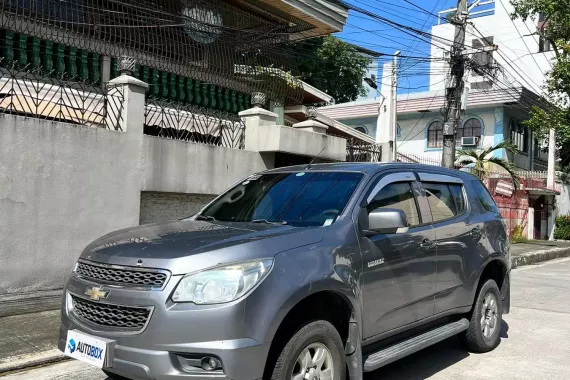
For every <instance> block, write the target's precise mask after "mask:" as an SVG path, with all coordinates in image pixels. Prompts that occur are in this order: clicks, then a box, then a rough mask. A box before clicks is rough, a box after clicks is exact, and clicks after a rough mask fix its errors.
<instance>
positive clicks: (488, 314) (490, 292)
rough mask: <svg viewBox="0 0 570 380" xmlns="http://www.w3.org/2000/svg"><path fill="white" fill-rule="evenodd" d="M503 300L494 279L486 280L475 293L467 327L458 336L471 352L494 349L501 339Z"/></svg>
mask: <svg viewBox="0 0 570 380" xmlns="http://www.w3.org/2000/svg"><path fill="white" fill-rule="evenodd" d="M502 321H503V302H502V299H501V292H500V291H499V287H498V286H497V283H496V282H495V281H494V280H491V279H489V280H487V281H485V283H484V284H483V286H481V289H480V290H479V293H478V294H477V300H476V301H475V305H474V306H473V311H472V312H471V318H470V323H469V328H468V329H467V331H465V332H464V333H462V334H460V335H459V337H460V339H461V341H462V343H463V344H464V346H465V347H466V348H467V349H468V350H469V351H471V352H476V353H484V352H489V351H492V350H494V349H495V348H496V347H497V346H498V345H499V343H500V341H501V336H500V335H501V324H502Z"/></svg>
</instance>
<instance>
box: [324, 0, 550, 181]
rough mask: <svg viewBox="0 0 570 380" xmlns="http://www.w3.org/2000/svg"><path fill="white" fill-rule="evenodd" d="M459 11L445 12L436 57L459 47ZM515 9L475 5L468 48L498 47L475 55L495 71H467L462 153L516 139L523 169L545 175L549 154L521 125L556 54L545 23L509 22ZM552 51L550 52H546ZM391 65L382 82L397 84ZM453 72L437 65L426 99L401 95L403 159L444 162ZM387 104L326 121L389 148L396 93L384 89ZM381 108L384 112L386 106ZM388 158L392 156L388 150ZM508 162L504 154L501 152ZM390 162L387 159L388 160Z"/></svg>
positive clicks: (351, 108)
mask: <svg viewBox="0 0 570 380" xmlns="http://www.w3.org/2000/svg"><path fill="white" fill-rule="evenodd" d="M454 11H455V9H447V10H443V11H441V12H440V13H439V15H440V20H439V23H438V24H437V25H435V26H433V28H432V34H433V36H434V37H433V39H432V43H433V45H432V56H433V57H435V58H445V57H446V55H447V50H445V49H443V47H447V49H449V46H450V44H451V43H452V40H453V34H454V26H453V25H451V24H449V23H447V21H446V20H447V19H446V16H447V15H448V14H450V13H452V12H454ZM512 11H513V8H512V6H511V5H510V2H509V1H508V0H486V1H475V2H472V7H471V8H470V18H471V19H470V23H472V24H473V26H469V29H468V32H467V38H466V45H467V47H468V48H469V47H470V46H471V47H473V48H474V49H477V48H480V47H481V46H482V45H483V46H484V45H485V44H486V43H487V42H492V43H493V44H495V45H496V46H497V50H496V51H491V52H478V53H476V54H474V55H473V56H472V59H473V60H474V61H477V62H479V63H488V64H489V67H491V65H490V64H491V63H494V64H496V65H494V67H497V68H498V69H497V70H494V71H493V73H494V75H496V76H495V77H493V76H491V69H490V68H489V69H483V70H479V71H478V72H475V71H473V70H469V71H468V75H467V78H466V79H467V82H468V85H469V87H470V88H471V90H470V93H469V96H468V101H467V111H466V112H465V116H464V117H463V120H462V123H461V125H460V127H459V130H458V136H457V143H458V144H457V145H458V148H465V149H468V148H483V147H488V146H491V145H493V144H496V143H498V142H500V141H503V140H505V139H506V140H509V139H510V140H513V141H514V142H515V143H516V144H517V145H518V146H519V149H520V151H521V154H519V155H516V156H515V157H513V158H512V160H513V162H514V163H515V164H516V165H517V166H518V167H519V168H521V169H524V170H534V169H538V170H546V169H545V168H546V162H545V161H544V160H545V159H546V154H544V153H543V152H541V151H540V149H538V148H539V144H538V142H537V141H536V139H534V138H533V136H532V135H531V133H530V131H529V130H528V129H527V128H526V127H524V125H523V124H522V121H524V120H526V119H527V118H528V117H529V110H530V106H531V105H532V104H533V103H534V102H536V101H537V100H538V98H539V96H538V95H539V94H540V92H541V86H542V85H543V84H544V81H545V77H546V72H547V71H548V70H549V69H550V68H551V66H550V63H549V62H550V60H551V59H552V58H553V54H554V53H553V52H552V51H548V50H549V47H548V46H546V45H547V44H544V43H542V42H541V41H540V39H539V37H538V36H537V35H535V34H536V31H537V27H538V25H539V21H538V18H537V21H536V23H534V22H532V21H529V22H526V23H525V22H523V21H520V20H511V18H510V14H511V13H512ZM545 50H547V51H545ZM390 71H391V63H387V64H385V65H384V74H383V76H382V81H381V82H382V83H383V84H386V83H391V74H390ZM448 71H449V65H448V63H447V62H446V61H445V60H443V59H442V60H436V59H434V60H432V63H431V67H430V89H429V91H428V92H424V93H412V94H405V95H400V96H398V106H397V128H396V136H395V140H396V141H397V147H398V149H399V151H400V152H402V153H404V154H405V153H414V154H415V155H422V156H423V157H425V158H427V159H432V160H438V159H439V158H440V157H441V151H442V139H443V131H442V121H443V117H442V115H441V114H440V109H441V107H442V106H443V104H444V95H445V78H446V76H447V72H448ZM382 93H383V94H384V95H385V96H386V100H384V101H381V100H380V99H368V100H357V101H355V102H351V103H344V104H336V105H332V106H327V107H322V108H320V109H319V112H320V113H321V114H323V115H325V116H328V117H330V118H333V119H335V120H338V121H341V122H342V123H344V124H346V125H349V126H351V127H353V128H356V129H358V130H359V131H361V132H365V133H367V134H369V135H370V136H372V137H374V138H375V139H376V141H377V143H379V144H382V145H384V146H385V147H388V148H390V143H391V141H393V140H394V136H392V135H393V134H394V133H393V132H392V128H390V124H391V123H390V120H391V117H390V115H391V113H392V109H393V102H392V101H390V88H389V87H388V86H386V85H383V86H382ZM381 104H382V106H381V107H380V105H381ZM462 137H475V138H476V143H475V144H472V143H471V142H472V141H468V142H469V143H470V144H467V145H462V142H465V141H463V140H462ZM384 150H385V151H386V149H384ZM497 155H499V156H505V153H504V152H497ZM385 157H386V158H387V156H385Z"/></svg>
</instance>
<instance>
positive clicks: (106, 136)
mask: <svg viewBox="0 0 570 380" xmlns="http://www.w3.org/2000/svg"><path fill="white" fill-rule="evenodd" d="M347 15H348V11H347V9H345V8H343V7H342V6H339V5H338V4H337V3H336V2H334V1H327V0H303V1H297V0H287V1H281V0H267V1H256V0H247V1H245V0H244V1H242V0H208V1H205V0H159V1H146V0H143V1H134V0H124V1H121V2H117V1H105V0H103V1H93V0H78V1H71V2H61V1H59V0H37V1H33V2H32V1H5V2H3V4H2V6H0V162H1V163H2V165H0V194H1V196H0V215H2V218H0V236H1V240H2V244H0V301H3V300H12V299H26V298H27V297H42V299H50V300H51V299H53V301H54V302H55V303H57V302H59V298H60V292H61V288H62V285H63V280H64V278H65V276H66V274H67V273H68V271H69V268H70V267H71V266H72V263H73V262H75V260H76V259H77V257H78V256H79V255H80V253H81V251H82V250H83V249H84V248H85V246H86V245H87V244H88V243H90V242H91V241H93V240H94V239H96V238H98V237H100V236H102V235H105V234H107V233H109V232H111V231H114V230H118V229H121V228H126V227H132V226H136V225H139V224H143V223H149V222H162V221H165V220H172V219H179V218H183V217H187V216H190V215H192V214H194V213H196V212H197V211H199V210H200V209H201V208H202V207H203V206H204V205H205V204H207V203H208V202H209V201H210V200H211V199H212V198H213V197H216V196H217V195H219V194H220V193H221V192H222V191H224V190H225V189H227V188H228V187H229V186H232V185H233V184H234V183H236V182H237V181H239V180H241V179H243V178H245V177H247V176H249V175H251V174H252V173H255V172H260V171H263V170H267V169H271V168H275V167H280V166H286V165H291V164H295V163H296V164H302V163H309V162H311V161H313V160H315V159H317V160H322V161H332V162H338V161H345V160H347V159H349V158H352V159H354V160H356V159H368V160H371V159H373V157H372V156H371V154H376V156H377V152H374V150H373V149H368V148H367V147H368V146H372V147H373V145H374V144H373V143H374V139H373V138H371V137H369V136H366V135H364V134H361V133H360V132H358V131H355V130H354V129H352V128H350V127H348V126H345V125H343V124H342V123H340V122H337V121H334V120H332V119H330V118H326V117H324V116H320V115H317V114H315V113H314V112H312V109H311V108H310V107H308V105H311V104H314V103H322V102H323V101H329V100H330V97H329V96H328V95H327V94H324V93H323V92H322V91H319V90H318V89H315V88H313V87H311V86H308V85H306V84H305V83H303V82H301V81H299V80H296V79H295V78H293V77H292V76H291V75H290V74H289V69H288V67H289V66H288V65H287V63H288V60H287V59H286V58H287V56H286V54H284V53H286V52H287V48H288V45H289V43H290V42H294V41H298V40H302V39H306V38H311V37H316V36H322V35H327V34H330V33H333V32H338V31H341V30H342V28H343V25H344V23H345V22H346V18H347ZM370 151H372V152H370ZM363 153H366V154H363ZM317 156H318V157H317ZM0 304H3V303H2V302H0Z"/></svg>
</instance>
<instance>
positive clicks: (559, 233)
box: [554, 215, 570, 240]
mask: <svg viewBox="0 0 570 380" xmlns="http://www.w3.org/2000/svg"><path fill="white" fill-rule="evenodd" d="M554 238H555V239H557V240H570V216H569V215H565V216H558V217H557V218H556V228H555V229H554Z"/></svg>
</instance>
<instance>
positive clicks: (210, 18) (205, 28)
mask: <svg viewBox="0 0 570 380" xmlns="http://www.w3.org/2000/svg"><path fill="white" fill-rule="evenodd" d="M185 4H188V2H185ZM182 15H183V16H184V31H185V32H186V34H187V35H188V37H190V38H191V39H193V40H194V41H196V42H199V43H202V44H211V43H212V42H215V41H216V40H217V39H218V38H219V37H220V34H222V15H221V13H220V12H219V11H218V10H216V9H212V8H206V7H200V6H196V5H195V6H185V7H184V8H183V9H182Z"/></svg>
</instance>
